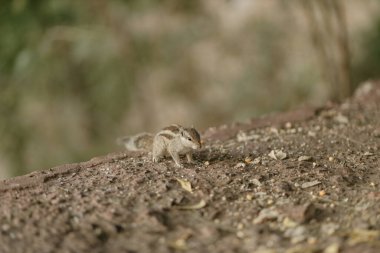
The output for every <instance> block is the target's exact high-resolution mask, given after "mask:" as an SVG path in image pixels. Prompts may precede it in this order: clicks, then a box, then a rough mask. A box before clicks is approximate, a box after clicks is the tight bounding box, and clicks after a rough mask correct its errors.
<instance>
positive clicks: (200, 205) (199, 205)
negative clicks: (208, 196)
mask: <svg viewBox="0 0 380 253" xmlns="http://www.w3.org/2000/svg"><path fill="white" fill-rule="evenodd" d="M205 206H206V201H205V200H203V199H202V200H201V201H199V202H198V203H197V204H194V205H186V206H178V208H179V209H183V210H195V209H201V208H203V207H205Z"/></svg>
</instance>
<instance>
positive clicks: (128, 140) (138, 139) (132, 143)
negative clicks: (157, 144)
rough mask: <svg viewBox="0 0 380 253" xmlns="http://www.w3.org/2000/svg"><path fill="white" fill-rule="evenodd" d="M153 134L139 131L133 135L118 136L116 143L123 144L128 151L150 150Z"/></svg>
mask: <svg viewBox="0 0 380 253" xmlns="http://www.w3.org/2000/svg"><path fill="white" fill-rule="evenodd" d="M153 139H154V135H153V134H151V133H140V134H137V135H134V136H125V137H120V138H118V139H117V140H116V142H117V144H119V145H123V146H124V147H125V148H126V149H128V150H129V151H151V150H152V147H153Z"/></svg>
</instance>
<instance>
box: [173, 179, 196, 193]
mask: <svg viewBox="0 0 380 253" xmlns="http://www.w3.org/2000/svg"><path fill="white" fill-rule="evenodd" d="M176 180H177V181H178V182H179V183H180V185H181V187H182V188H183V189H184V190H186V191H188V192H190V193H193V189H192V188H191V183H190V182H189V181H187V180H182V179H179V178H176Z"/></svg>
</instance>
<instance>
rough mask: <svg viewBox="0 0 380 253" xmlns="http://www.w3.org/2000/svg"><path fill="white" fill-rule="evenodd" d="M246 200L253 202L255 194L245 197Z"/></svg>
mask: <svg viewBox="0 0 380 253" xmlns="http://www.w3.org/2000/svg"><path fill="white" fill-rule="evenodd" d="M245 198H246V199H247V200H252V199H253V194H247V196H245Z"/></svg>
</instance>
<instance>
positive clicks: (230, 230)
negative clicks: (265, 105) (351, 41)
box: [0, 82, 380, 253]
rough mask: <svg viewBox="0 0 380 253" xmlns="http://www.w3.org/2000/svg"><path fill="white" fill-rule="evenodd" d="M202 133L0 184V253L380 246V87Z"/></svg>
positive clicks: (363, 249)
mask: <svg viewBox="0 0 380 253" xmlns="http://www.w3.org/2000/svg"><path fill="white" fill-rule="evenodd" d="M202 136H203V141H204V143H203V144H204V145H203V146H204V147H203V148H202V150H200V151H199V152H198V153H196V155H195V158H196V160H197V164H195V165H193V164H186V166H185V168H176V167H175V166H174V164H173V161H171V160H170V159H167V160H165V161H163V162H162V163H158V164H155V163H152V162H151V159H150V157H149V155H148V154H145V153H138V152H121V153H117V154H109V155H107V156H105V157H98V158H94V159H92V160H90V161H88V162H83V163H79V164H70V165H63V166H59V167H56V168H52V169H48V170H42V171H37V172H33V173H31V174H28V175H25V176H21V177H16V178H12V179H8V180H5V181H2V182H0V226H1V227H0V252H12V253H17V252H38V253H41V252H130V253H132V252H260V253H264V252H265V253H277V252H287V253H297V252H300V253H301V252H302V253H303V252H306V253H307V252H324V253H337V252H344V253H351V252H360V253H370V252H373V253H375V252H379V249H380V212H379V210H380V190H379V186H380V163H379V148H380V145H379V143H380V84H379V83H376V82H372V83H367V85H363V86H361V87H360V89H359V90H358V91H357V92H356V94H355V96H354V97H353V98H351V99H349V100H347V101H346V102H345V103H343V104H339V105H335V104H329V105H326V106H325V107H323V108H303V109H299V110H296V111H291V112H288V113H283V114H277V115H270V116H266V117H263V118H259V119H253V120H251V121H250V122H247V123H241V124H232V125H225V126H221V127H217V128H210V129H207V130H206V131H204V132H203V133H202Z"/></svg>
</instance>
